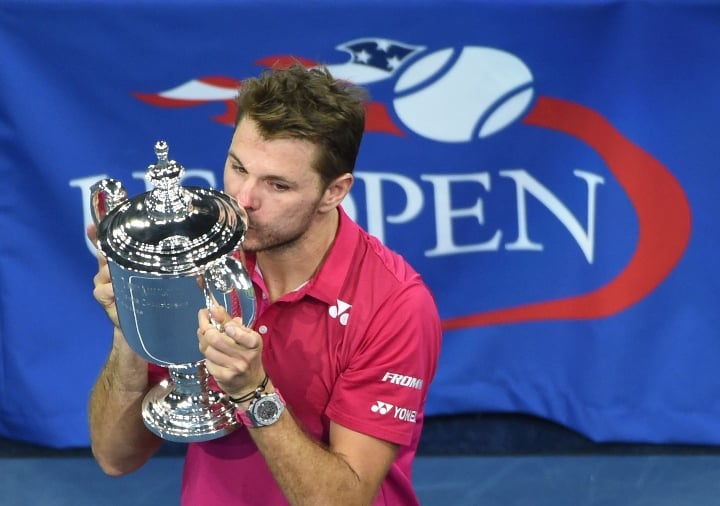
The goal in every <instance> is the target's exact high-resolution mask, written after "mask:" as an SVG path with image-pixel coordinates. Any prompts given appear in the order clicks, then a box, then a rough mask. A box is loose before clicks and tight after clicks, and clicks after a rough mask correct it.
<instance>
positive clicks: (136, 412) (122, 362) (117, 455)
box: [89, 327, 162, 476]
mask: <svg viewBox="0 0 720 506" xmlns="http://www.w3.org/2000/svg"><path fill="white" fill-rule="evenodd" d="M147 368H148V366H147V362H145V361H144V360H143V359H142V358H140V357H139V356H138V355H137V354H135V352H133V351H132V350H131V349H130V347H129V346H128V345H127V343H126V342H125V338H124V337H123V335H122V333H121V331H120V329H118V328H117V327H116V328H115V330H114V332H113V347H112V351H111V352H110V356H109V357H108V360H107V362H106V363H105V366H104V367H103V370H102V371H101V373H100V376H99V377H98V379H97V381H96V383H95V386H94V387H93V390H92V393H91V395H90V406H89V412H90V445H91V448H92V452H93V455H94V457H95V459H96V460H97V462H98V464H99V465H100V467H101V468H102V470H103V471H104V472H105V473H107V474H109V475H111V476H120V475H123V474H126V473H129V472H131V471H134V470H135V469H137V468H139V467H140V466H142V465H143V464H144V463H145V462H147V460H148V459H149V458H150V457H151V456H152V455H153V454H154V453H155V452H156V451H157V449H158V448H159V447H160V445H161V444H162V439H160V438H159V437H157V436H155V435H154V434H153V433H152V432H150V431H149V430H147V428H146V427H145V424H144V423H143V421H142V415H141V411H140V410H141V405H142V401H143V398H144V397H145V394H146V393H147V391H148V389H149V386H148V380H147V374H148V372H147Z"/></svg>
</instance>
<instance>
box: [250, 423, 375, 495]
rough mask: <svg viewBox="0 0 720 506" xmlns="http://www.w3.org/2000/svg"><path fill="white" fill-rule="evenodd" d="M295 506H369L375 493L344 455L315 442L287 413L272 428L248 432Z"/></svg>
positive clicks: (373, 488)
mask: <svg viewBox="0 0 720 506" xmlns="http://www.w3.org/2000/svg"><path fill="white" fill-rule="evenodd" d="M248 430H249V432H250V435H251V437H252V438H253V440H254V441H255V444H256V445H257V447H258V449H259V450H260V452H261V453H262V454H263V456H264V458H265V461H266V462H267V465H268V467H269V468H270V471H271V472H272V474H273V476H274V477H275V480H276V481H277V483H278V485H279V486H280V489H281V490H282V491H283V494H284V495H285V497H286V498H287V500H288V502H289V503H290V504H292V505H293V506H304V505H312V506H324V505H329V506H336V505H338V504H342V505H343V506H355V505H369V504H371V503H372V500H373V498H374V496H375V493H376V490H375V489H376V487H375V486H374V485H371V484H368V483H364V482H363V481H362V480H361V478H360V477H359V476H358V475H357V473H356V472H355V471H354V470H353V469H352V467H351V466H350V465H349V464H348V463H347V461H346V460H345V459H344V458H343V456H342V455H339V454H337V453H334V452H332V451H331V450H330V449H328V448H325V447H323V446H321V445H320V444H319V443H317V442H316V441H314V440H312V439H311V438H310V437H309V436H308V435H307V434H306V433H305V432H304V431H303V430H302V428H300V426H299V425H298V423H297V422H296V421H295V419H294V418H293V417H292V415H291V414H290V413H289V412H288V411H287V410H286V411H285V413H283V415H282V416H281V417H280V420H278V421H277V423H275V424H274V425H272V426H269V427H261V428H257V429H253V428H250V429H248Z"/></svg>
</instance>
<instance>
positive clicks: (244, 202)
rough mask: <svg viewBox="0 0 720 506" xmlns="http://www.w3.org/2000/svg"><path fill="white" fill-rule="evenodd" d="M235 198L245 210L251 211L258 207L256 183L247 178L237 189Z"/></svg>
mask: <svg viewBox="0 0 720 506" xmlns="http://www.w3.org/2000/svg"><path fill="white" fill-rule="evenodd" d="M235 199H236V200H237V201H238V204H240V206H241V207H243V208H244V209H245V210H247V211H252V210H255V209H257V207H258V198H257V191H256V185H255V184H254V183H253V182H252V181H251V180H250V179H249V178H248V179H246V180H245V181H243V182H242V185H241V186H240V188H239V189H238V191H237V193H236V195H235Z"/></svg>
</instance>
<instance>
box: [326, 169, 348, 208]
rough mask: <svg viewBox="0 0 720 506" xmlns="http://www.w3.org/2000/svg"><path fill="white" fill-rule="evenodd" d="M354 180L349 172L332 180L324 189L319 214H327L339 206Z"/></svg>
mask: <svg viewBox="0 0 720 506" xmlns="http://www.w3.org/2000/svg"><path fill="white" fill-rule="evenodd" d="M354 180H355V179H354V178H353V175H352V174H350V173H349V172H346V173H345V174H342V175H340V176H338V177H336V178H335V179H333V181H332V182H331V183H330V184H329V185H328V187H327V188H326V189H325V193H323V198H322V201H321V202H320V209H319V210H320V211H321V212H328V211H332V210H333V209H335V208H336V207H337V206H339V205H340V203H341V202H342V201H343V199H344V198H345V195H347V194H348V192H349V191H350V188H352V185H353V181H354Z"/></svg>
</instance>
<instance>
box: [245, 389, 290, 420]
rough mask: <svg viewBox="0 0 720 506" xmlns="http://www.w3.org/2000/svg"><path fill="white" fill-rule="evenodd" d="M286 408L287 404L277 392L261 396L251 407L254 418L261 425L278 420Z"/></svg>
mask: <svg viewBox="0 0 720 506" xmlns="http://www.w3.org/2000/svg"><path fill="white" fill-rule="evenodd" d="M284 409H285V405H284V404H283V402H282V401H281V400H280V397H279V396H278V395H277V394H275V393H273V394H269V395H265V396H263V397H261V398H260V399H258V400H257V401H256V402H255V404H254V405H253V406H252V407H251V411H252V415H253V418H254V419H255V421H256V423H257V425H260V426H264V425H271V424H273V423H275V422H277V421H278V419H279V418H280V415H282V413H283V411H284Z"/></svg>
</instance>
